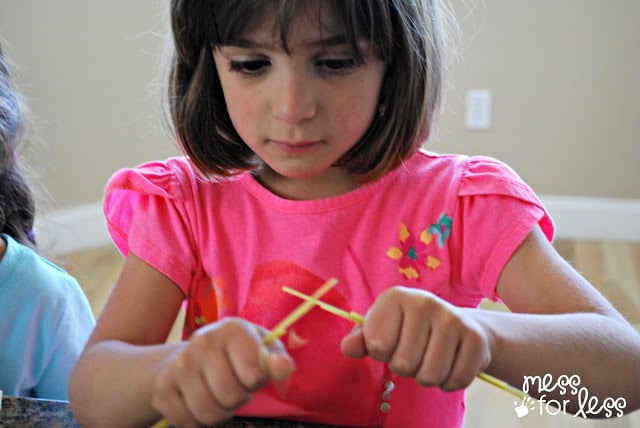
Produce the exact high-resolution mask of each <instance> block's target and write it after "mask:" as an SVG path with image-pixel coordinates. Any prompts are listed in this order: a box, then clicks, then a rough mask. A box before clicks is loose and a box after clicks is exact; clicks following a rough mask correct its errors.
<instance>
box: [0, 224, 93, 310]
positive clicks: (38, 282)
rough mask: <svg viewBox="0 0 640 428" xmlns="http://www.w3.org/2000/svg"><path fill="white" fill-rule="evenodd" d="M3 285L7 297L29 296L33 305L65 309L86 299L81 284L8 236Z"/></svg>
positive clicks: (6, 238) (0, 279) (2, 270)
mask: <svg viewBox="0 0 640 428" xmlns="http://www.w3.org/2000/svg"><path fill="white" fill-rule="evenodd" d="M3 238H4V239H5V240H6V242H7V249H6V252H5V255H4V258H3V259H2V262H1V264H2V269H1V270H0V282H2V283H3V289H5V291H7V290H8V289H10V290H11V292H10V293H9V294H8V295H6V296H5V297H8V296H9V295H11V296H30V297H29V298H30V299H32V301H34V302H35V301H47V302H48V303H50V304H54V305H61V306H64V305H66V304H67V303H68V302H70V301H71V300H72V299H73V298H74V296H76V297H77V296H80V297H81V298H82V299H85V297H84V293H83V291H82V289H81V288H80V285H79V283H78V281H77V280H76V279H75V278H74V277H73V276H71V275H70V274H69V273H68V272H67V271H65V270H64V269H62V268H61V267H59V266H58V265H56V264H55V263H53V262H52V261H50V260H48V259H47V258H45V257H43V256H41V255H40V254H38V253H36V252H35V251H34V250H32V249H31V248H29V247H26V246H24V245H22V244H20V243H18V242H16V241H15V240H13V239H12V238H11V237H9V236H7V235H3Z"/></svg>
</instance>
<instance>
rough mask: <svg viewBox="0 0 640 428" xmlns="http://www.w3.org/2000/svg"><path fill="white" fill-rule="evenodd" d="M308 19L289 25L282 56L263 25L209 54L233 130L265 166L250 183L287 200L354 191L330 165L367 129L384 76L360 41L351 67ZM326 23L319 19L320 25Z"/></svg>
mask: <svg viewBox="0 0 640 428" xmlns="http://www.w3.org/2000/svg"><path fill="white" fill-rule="evenodd" d="M309 15H311V14H304V13H301V14H299V16H298V17H297V18H295V20H294V21H293V22H292V25H291V27H290V30H291V31H290V35H289V38H288V40H287V44H288V48H289V53H287V52H285V51H284V50H283V48H282V46H281V43H280V42H279V40H277V39H276V38H275V36H274V31H273V22H272V20H271V19H264V20H262V22H259V23H258V24H257V25H255V26H253V27H250V28H249V29H248V30H247V31H246V32H245V34H243V35H242V36H241V37H239V38H238V41H237V42H234V43H233V44H230V45H223V46H219V47H217V48H216V49H214V52H213V55H214V59H215V64H216V68H217V70H218V74H219V76H220V83H221V85H222V90H223V93H224V97H225V101H226V105H227V109H228V111H229V116H230V117H231V120H232V122H233V125H234V127H235V129H236V131H237V132H238V134H239V135H240V137H242V139H243V140H244V142H245V143H246V144H247V145H248V146H249V147H250V148H251V149H252V150H253V151H254V152H255V153H256V154H257V155H258V156H259V157H260V158H261V159H262V160H263V162H264V164H265V167H264V168H263V169H261V170H260V171H258V178H259V179H260V180H261V181H262V183H263V184H264V185H265V186H267V187H269V188H270V189H271V190H272V191H274V192H276V193H279V194H280V195H282V196H284V197H288V198H292V199H313V198H319V197H328V196H333V195H336V194H341V193H344V192H345V191H348V190H352V189H353V188H355V187H357V184H356V182H355V180H354V177H351V175H350V174H349V173H348V172H347V171H346V170H345V169H344V168H342V167H336V166H333V165H334V163H335V162H336V161H337V160H338V159H340V157H342V155H344V154H345V153H346V152H347V151H348V150H349V149H350V148H351V147H352V146H353V145H354V144H355V143H356V142H357V141H358V140H359V139H360V137H362V135H363V134H364V132H365V131H366V130H367V128H368V127H369V124H370V123H371V121H372V119H373V117H374V115H375V113H376V111H377V104H378V93H379V90H380V87H381V84H382V78H383V74H384V69H385V66H384V63H383V62H382V60H381V59H380V58H379V57H378V56H377V55H376V53H375V50H374V48H373V46H368V44H367V43H366V41H363V42H362V48H363V49H362V52H363V59H364V63H362V64H359V63H357V62H356V60H355V58H354V54H353V53H352V51H351V49H350V47H349V46H348V45H347V44H346V42H345V38H344V34H343V33H342V31H336V30H335V29H334V28H335V27H336V26H335V25H330V26H327V25H324V26H323V27H322V28H320V27H319V23H318V19H317V17H314V16H309ZM327 15H328V14H327V13H326V11H323V14H322V19H323V20H325V21H324V22H325V24H326V19H327V18H328V16H327ZM332 22H333V21H329V23H332ZM276 33H277V32H276Z"/></svg>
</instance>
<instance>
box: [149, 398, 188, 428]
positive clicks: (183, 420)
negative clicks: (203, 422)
mask: <svg viewBox="0 0 640 428" xmlns="http://www.w3.org/2000/svg"><path fill="white" fill-rule="evenodd" d="M151 405H152V407H153V408H154V409H155V410H157V411H158V412H159V413H160V414H161V415H163V416H164V417H165V418H166V419H167V420H168V421H170V422H171V424H172V425H174V426H180V427H195V426H198V425H200V423H199V422H198V421H197V420H196V419H195V418H194V417H193V415H192V414H191V412H190V411H189V407H188V406H187V403H185V401H184V399H183V397H182V395H181V394H180V392H179V390H178V389H173V390H171V391H165V392H163V393H162V394H154V395H153V396H152V399H151Z"/></svg>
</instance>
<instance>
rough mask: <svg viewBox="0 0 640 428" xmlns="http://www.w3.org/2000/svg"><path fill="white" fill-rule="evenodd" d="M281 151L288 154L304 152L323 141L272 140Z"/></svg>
mask: <svg viewBox="0 0 640 428" xmlns="http://www.w3.org/2000/svg"><path fill="white" fill-rule="evenodd" d="M271 142H272V143H273V145H275V146H276V147H277V148H278V149H279V150H280V151H282V152H284V153H287V154H304V153H307V152H309V151H311V150H313V149H314V148H315V147H317V146H318V145H320V144H321V141H277V140H271Z"/></svg>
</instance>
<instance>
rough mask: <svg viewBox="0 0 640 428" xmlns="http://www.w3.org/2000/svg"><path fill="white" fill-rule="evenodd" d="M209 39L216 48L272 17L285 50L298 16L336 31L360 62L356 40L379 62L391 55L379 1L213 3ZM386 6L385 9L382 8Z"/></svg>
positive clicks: (386, 20)
mask: <svg viewBox="0 0 640 428" xmlns="http://www.w3.org/2000/svg"><path fill="white" fill-rule="evenodd" d="M213 3H214V4H213V6H212V8H213V10H212V14H213V16H212V17H211V18H212V20H213V23H212V25H210V26H209V30H210V34H209V40H210V42H211V44H212V45H213V46H214V47H216V46H220V45H229V44H234V43H235V42H237V41H238V40H239V39H241V38H242V37H243V36H244V35H245V34H246V33H247V32H248V31H250V30H251V29H252V28H254V27H255V26H258V25H260V24H262V23H263V22H264V21H265V20H273V28H272V32H273V37H274V40H277V41H278V43H279V44H280V45H281V47H282V49H283V50H284V51H285V52H287V53H289V46H288V38H289V36H290V27H291V25H292V22H293V21H294V19H297V18H299V17H301V16H304V17H306V18H309V20H310V21H311V22H313V21H314V20H315V21H317V25H318V28H320V30H321V32H327V33H328V34H340V35H343V36H344V37H345V42H346V43H347V44H348V45H349V46H350V47H351V50H352V51H353V53H354V56H355V59H356V60H357V61H360V62H361V61H362V52H361V48H360V43H359V42H361V41H363V40H366V41H367V42H369V43H370V44H372V45H373V46H375V48H376V49H377V50H378V53H379V55H380V56H381V58H382V60H383V61H385V62H386V61H388V60H389V59H390V58H391V51H392V46H393V39H392V30H391V23H390V21H389V14H388V11H386V10H383V9H382V6H381V2H376V1H374V2H364V1H360V0H322V1H308V0H273V1H264V0H239V1H228V0H222V1H215V2H213ZM385 9H386V8H385Z"/></svg>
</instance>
